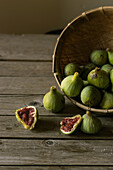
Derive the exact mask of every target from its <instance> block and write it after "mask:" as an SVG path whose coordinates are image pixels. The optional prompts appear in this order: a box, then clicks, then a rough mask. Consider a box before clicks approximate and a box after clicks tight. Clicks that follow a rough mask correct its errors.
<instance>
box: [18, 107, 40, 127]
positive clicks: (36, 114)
mask: <svg viewBox="0 0 113 170" xmlns="http://www.w3.org/2000/svg"><path fill="white" fill-rule="evenodd" d="M26 108H33V109H34V110H35V114H34V122H33V124H32V126H28V125H27V124H26V123H25V122H24V121H23V120H22V119H21V118H20V116H19V114H18V111H20V110H22V109H23V108H20V109H17V110H16V111H15V115H16V118H17V120H18V121H19V122H20V123H21V124H22V125H23V126H24V128H25V129H27V130H31V129H33V128H34V127H35V124H36V122H37V120H38V109H37V108H36V107H34V106H27V107H26Z"/></svg>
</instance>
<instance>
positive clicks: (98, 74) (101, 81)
mask: <svg viewBox="0 0 113 170" xmlns="http://www.w3.org/2000/svg"><path fill="white" fill-rule="evenodd" d="M87 80H88V82H89V84H92V85H94V86H96V87H98V88H101V89H106V88H108V87H109V85H110V80H109V76H108V74H107V73H106V72H105V71H104V70H100V68H98V67H96V68H95V69H94V70H92V71H91V72H90V73H89V74H88V77H87Z"/></svg>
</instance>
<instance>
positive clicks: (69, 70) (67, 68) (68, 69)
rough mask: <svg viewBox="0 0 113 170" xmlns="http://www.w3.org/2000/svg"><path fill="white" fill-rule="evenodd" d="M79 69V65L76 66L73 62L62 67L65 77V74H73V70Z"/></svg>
mask: <svg viewBox="0 0 113 170" xmlns="http://www.w3.org/2000/svg"><path fill="white" fill-rule="evenodd" d="M79 71H80V68H79V66H77V65H76V64H74V63H69V64H67V65H66V66H65V68H64V75H65V77H67V76H69V75H73V74H74V73H75V72H79Z"/></svg>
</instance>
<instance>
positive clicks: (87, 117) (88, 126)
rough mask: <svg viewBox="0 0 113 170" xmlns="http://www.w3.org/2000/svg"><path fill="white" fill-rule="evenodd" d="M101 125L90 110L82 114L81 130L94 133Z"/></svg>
mask: <svg viewBox="0 0 113 170" xmlns="http://www.w3.org/2000/svg"><path fill="white" fill-rule="evenodd" d="M101 127H102V124H101V121H100V120H99V119H98V118H97V117H96V116H94V115H92V114H91V112H90V111H86V114H84V115H83V116H82V123H81V131H82V132H84V133H87V134H95V133H98V132H99V131H100V129H101Z"/></svg>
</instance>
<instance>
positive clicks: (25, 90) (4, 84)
mask: <svg viewBox="0 0 113 170" xmlns="http://www.w3.org/2000/svg"><path fill="white" fill-rule="evenodd" d="M53 85H57V84H56V82H55V79H54V78H53V77H49V78H48V77H0V94H45V93H46V92H47V91H48V90H49V89H50V87H51V86H53Z"/></svg>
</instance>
